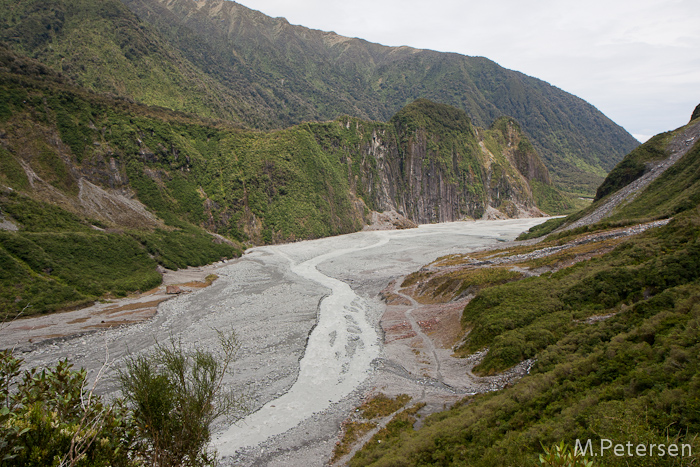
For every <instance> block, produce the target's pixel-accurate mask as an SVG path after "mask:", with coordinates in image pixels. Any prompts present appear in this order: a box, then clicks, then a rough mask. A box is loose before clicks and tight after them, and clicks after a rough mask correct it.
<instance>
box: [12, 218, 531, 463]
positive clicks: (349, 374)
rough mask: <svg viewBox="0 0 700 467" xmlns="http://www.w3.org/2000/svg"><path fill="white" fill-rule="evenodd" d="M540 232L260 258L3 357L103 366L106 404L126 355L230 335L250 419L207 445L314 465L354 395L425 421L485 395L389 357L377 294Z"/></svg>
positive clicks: (360, 243) (426, 234)
mask: <svg viewBox="0 0 700 467" xmlns="http://www.w3.org/2000/svg"><path fill="white" fill-rule="evenodd" d="M543 220H544V219H542V218H539V219H518V220H506V221H476V222H474V221H471V222H456V223H446V224H435V225H425V226H420V227H419V228H417V229H408V230H397V231H377V232H359V233H355V234H349V235H344V236H340V237H331V238H326V239H320V240H313V241H306V242H298V243H290V244H284V245H277V246H269V247H258V248H254V249H252V250H249V251H248V252H247V253H246V254H245V255H243V256H242V257H241V258H240V259H238V260H234V261H232V262H229V263H228V264H225V265H219V266H218V267H217V268H216V271H215V272H216V274H217V275H218V276H219V278H218V279H217V280H216V281H215V282H214V283H213V284H212V285H211V286H209V287H207V288H203V289H199V290H196V291H193V292H192V293H188V294H181V295H179V296H178V297H177V298H174V299H171V300H168V301H165V302H163V303H161V304H160V305H159V307H158V313H157V314H156V315H155V316H153V317H152V318H150V319H148V320H146V321H142V322H140V323H137V324H132V325H125V326H118V327H114V328H111V329H103V330H99V331H94V332H90V333H87V334H83V335H79V336H76V337H66V338H58V339H54V340H49V341H46V342H43V343H39V344H31V343H28V342H27V341H26V338H25V339H24V341H23V342H17V341H16V339H17V338H22V331H21V330H17V329H11V328H6V329H3V330H2V331H0V341H1V342H3V343H4V345H8V344H9V345H15V346H16V348H17V349H18V350H21V353H20V355H21V356H22V358H24V359H25V360H26V361H27V363H28V365H30V366H49V365H52V364H54V363H55V362H56V361H58V360H59V359H60V358H64V357H68V358H70V360H71V362H73V363H74V364H75V365H77V366H83V367H85V368H87V369H88V370H89V372H90V375H91V376H92V377H94V375H95V374H96V372H97V371H98V370H99V369H100V368H101V367H102V365H103V364H104V362H105V358H106V359H107V360H108V361H109V367H110V370H109V372H108V373H107V375H106V377H105V378H104V380H103V382H102V383H101V384H100V391H101V392H102V393H105V394H111V393H112V392H113V391H114V383H115V381H114V379H113V377H114V371H115V369H116V368H118V367H119V365H120V362H121V361H122V360H123V358H124V357H125V356H126V355H127V354H129V353H132V354H134V353H138V352H143V351H147V350H148V349H149V348H151V347H152V346H153V345H154V344H155V342H156V341H158V342H167V340H168V339H170V338H171V337H173V338H176V339H181V340H182V341H183V342H185V343H187V344H188V345H191V344H192V343H195V342H196V343H197V345H198V346H202V347H203V348H214V347H215V345H216V331H215V330H216V329H229V328H231V329H234V330H235V331H236V333H237V335H238V338H239V340H240V343H241V352H240V355H239V358H238V360H237V362H236V363H235V368H234V372H235V373H234V375H233V377H232V378H231V379H230V380H229V381H228V384H233V385H235V387H237V388H240V391H241V392H242V393H245V394H247V395H248V399H249V403H250V409H251V410H252V411H253V412H254V413H253V414H252V415H250V416H248V417H247V418H244V419H242V420H241V421H239V422H237V423H236V425H234V426H233V427H231V428H227V427H226V426H224V425H222V424H221V423H219V424H218V425H217V427H216V430H215V432H218V434H215V436H214V445H215V446H216V447H217V448H218V450H219V451H220V453H221V454H222V455H224V456H233V457H231V459H230V460H229V461H230V462H231V463H232V465H262V464H264V465H275V463H277V465H299V462H301V460H300V459H303V462H304V463H308V465H323V463H324V462H325V461H327V460H328V459H329V458H330V456H331V454H332V450H333V448H334V446H335V441H336V439H337V437H338V430H339V427H340V424H341V422H342V421H343V420H345V419H346V418H347V417H348V415H349V413H350V412H351V411H352V410H353V408H354V407H355V406H356V405H359V401H360V399H362V398H363V397H364V396H365V395H366V394H369V393H371V392H373V391H379V392H384V393H387V394H390V395H392V396H393V395H396V394H399V393H406V392H409V393H410V394H412V395H413V396H414V398H416V399H419V398H420V397H423V398H426V400H428V401H429V402H431V405H432V408H433V410H434V409H435V408H436V407H440V408H441V407H442V404H443V403H452V402H454V401H455V400H456V399H457V398H459V397H462V396H463V395H464V394H466V393H468V392H473V391H483V390H485V389H491V387H490V386H488V385H487V384H484V385H479V384H477V385H473V384H472V382H471V380H469V379H468V378H467V377H466V373H465V372H464V370H462V369H460V368H464V365H465V363H464V362H463V361H460V360H459V359H451V360H450V359H449V358H448V360H450V361H451V362H452V363H451V365H453V366H454V368H452V369H451V370H450V369H448V368H446V367H445V366H444V365H443V367H442V369H437V368H436V366H435V365H436V364H438V365H439V363H438V362H437V361H436V362H433V363H431V364H428V368H422V367H421V365H423V366H424V365H425V364H421V363H419V361H423V360H425V359H426V358H427V359H430V358H433V357H432V356H431V355H430V354H429V353H428V354H422V355H418V354H414V353H413V351H412V349H413V348H414V346H413V345H412V344H407V343H406V341H404V342H401V344H406V345H402V346H401V347H396V343H395V344H394V345H391V343H390V342H389V341H390V336H392V332H391V331H388V330H387V329H389V328H390V327H391V324H390V320H391V319H394V318H391V316H389V315H385V316H384V317H382V316H383V314H384V310H385V304H384V303H383V302H382V301H381V300H380V298H379V297H378V294H379V292H380V291H381V290H382V289H384V288H385V287H386V286H387V284H388V283H389V282H390V281H391V280H392V279H394V278H397V277H401V276H403V275H406V274H408V273H410V272H412V271H414V270H415V269H416V268H418V267H420V266H422V265H424V264H427V263H430V262H431V261H433V260H435V259H436V258H437V257H439V256H443V255H446V254H458V253H460V254H461V253H469V252H472V251H475V250H478V249H480V248H484V247H492V246H494V245H501V244H503V242H504V241H508V240H512V239H513V238H514V237H515V236H517V235H518V234H519V233H520V232H522V231H524V230H527V229H528V228H529V227H531V226H533V225H536V224H538V223H541V222H542V221H543ZM32 319H35V318H29V319H25V320H20V321H21V322H22V326H23V327H24V328H27V327H31V322H32ZM36 319H42V318H41V317H39V318H36ZM417 319H419V320H420V319H424V318H417ZM380 323H381V324H380ZM13 324H14V323H13ZM12 339H15V341H12ZM307 339H308V340H307ZM420 347H422V346H418V347H417V348H420ZM95 349H102V350H100V351H96V350H95ZM402 349H403V350H402ZM424 350H425V349H424ZM436 351H439V352H443V353H444V352H446V351H445V350H442V349H438V350H436ZM397 352H398V353H397ZM447 352H448V353H451V352H449V351H447ZM407 357H408V358H407ZM411 361H413V362H415V363H411ZM460 375H461V376H460ZM460 381H461V382H460ZM421 395H422V396H421ZM236 450H240V452H239V453H238V454H235V451H236ZM234 454H235V455H234Z"/></svg>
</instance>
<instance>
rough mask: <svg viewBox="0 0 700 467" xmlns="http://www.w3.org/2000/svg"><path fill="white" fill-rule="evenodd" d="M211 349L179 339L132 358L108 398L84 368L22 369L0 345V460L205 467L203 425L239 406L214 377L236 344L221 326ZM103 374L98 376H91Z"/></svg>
mask: <svg viewBox="0 0 700 467" xmlns="http://www.w3.org/2000/svg"><path fill="white" fill-rule="evenodd" d="M220 343H221V349H220V350H219V352H217V353H210V352H203V351H200V350H196V351H190V350H185V349H183V347H182V345H181V344H180V343H175V342H171V344H170V345H159V346H157V347H156V349H155V351H154V352H153V353H152V354H148V355H140V356H135V357H130V359H129V360H128V361H127V364H126V368H125V369H123V370H122V372H121V373H120V380H121V383H122V391H123V393H124V399H116V400H114V401H111V402H110V403H105V402H103V400H102V398H101V397H100V396H98V395H97V394H95V393H94V389H95V384H96V383H97V381H95V382H94V384H93V385H92V387H89V386H88V380H87V372H86V371H85V370H84V369H81V370H77V371H76V370H73V369H72V365H71V364H70V363H68V361H67V360H62V361H60V362H59V363H58V364H57V365H56V366H55V367H54V368H44V369H41V370H39V369H31V370H24V371H21V369H20V368H21V364H22V360H21V359H19V358H17V357H15V356H14V355H13V354H12V351H10V350H3V351H2V352H0V460H1V461H2V465H3V466H7V467H13V466H23V467H47V466H51V467H54V466H55V467H59V466H60V467H64V466H72V467H88V466H89V467H99V466H112V467H119V466H123V467H127V466H133V467H136V466H143V465H151V466H157V467H174V466H188V467H196V466H204V465H212V463H213V462H214V461H215V459H216V453H215V452H211V451H208V444H209V441H210V439H211V433H210V431H209V426H210V424H211V423H212V421H213V420H214V418H216V417H219V416H224V415H227V416H230V415H231V414H232V413H233V411H234V409H236V410H240V409H241V408H242V405H241V399H240V398H239V397H238V396H237V395H235V394H232V393H230V392H227V391H225V390H224V388H223V386H222V379H223V377H224V375H226V374H227V373H228V372H229V365H230V364H231V362H232V361H233V359H234V358H235V356H236V352H237V349H238V345H237V341H236V338H235V335H234V334H232V333H230V334H225V333H222V334H220ZM100 376H101V372H100V374H99V375H98V377H97V378H98V380H99V378H100Z"/></svg>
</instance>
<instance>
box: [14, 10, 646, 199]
mask: <svg viewBox="0 0 700 467" xmlns="http://www.w3.org/2000/svg"><path fill="white" fill-rule="evenodd" d="M0 6H1V7H2V9H1V10H0V11H2V14H0V31H2V32H1V33H0V41H2V42H3V43H4V44H6V45H7V46H8V47H9V48H10V49H11V50H13V51H14V52H15V53H17V54H20V55H24V56H29V57H32V58H36V59H38V60H39V61H40V62H41V63H42V64H43V66H41V67H38V66H32V68H33V69H34V71H35V72H36V73H37V74H40V76H41V77H42V79H43V78H45V77H47V76H48V75H50V74H54V75H60V79H61V80H63V81H71V82H73V83H76V84H78V85H80V86H81V87H84V88H85V89H89V90H91V91H95V92H100V93H108V94H111V95H115V96H120V97H123V98H126V99H130V100H134V101H136V102H140V103H144V104H148V105H156V106H160V107H165V108H169V109H174V110H178V111H185V112H191V113H194V114H197V115H199V116H202V117H206V118H219V119H223V120H226V121H230V122H236V123H241V124H245V125H247V126H248V127H251V128H258V129H272V128H286V127H289V126H291V125H295V124H300V123H301V122H305V121H322V120H331V119H335V118H338V116H339V115H343V114H348V115H352V116H354V117H358V118H363V119H365V120H367V119H371V120H382V121H386V120H388V119H389V118H391V116H392V115H394V114H395V113H396V112H398V111H399V110H400V109H401V108H402V107H404V106H405V105H406V104H408V103H410V102H412V101H414V100H415V99H418V98H426V99H430V100H432V101H435V102H441V103H444V104H448V105H452V106H455V107H457V108H460V109H462V110H464V111H466V112H467V113H468V114H469V116H470V117H471V118H472V119H473V121H474V123H475V124H476V125H479V126H482V127H486V126H487V125H489V124H490V123H491V122H492V121H493V120H495V119H496V118H498V117H501V116H503V115H511V116H513V117H514V118H515V119H516V120H518V121H519V122H521V124H522V125H523V130H524V132H525V133H526V134H527V135H528V136H529V138H530V140H531V142H532V145H533V146H534V148H536V149H537V151H538V152H539V153H540V154H541V156H542V157H543V159H544V160H545V161H546V164H547V166H548V168H549V170H550V172H551V173H552V177H553V180H554V182H555V184H556V186H557V187H558V188H559V189H564V191H567V192H571V193H576V194H587V195H592V194H593V192H594V190H595V188H596V187H597V186H598V185H599V183H600V181H601V180H602V178H603V177H604V175H605V172H607V171H608V170H610V169H611V168H612V167H613V166H614V164H615V163H616V162H617V161H618V160H620V158H621V157H622V156H623V155H624V154H625V153H627V152H629V151H630V150H631V149H633V148H634V147H635V146H636V145H637V143H636V142H635V140H634V139H633V138H632V137H631V136H630V135H629V134H627V133H626V132H625V131H624V130H623V129H622V128H620V127H618V126H617V125H615V124H614V123H613V122H611V121H610V120H608V119H607V118H606V117H604V116H603V115H602V114H600V112H598V111H597V110H596V109H595V108H594V107H592V106H590V105H589V104H587V103H585V102H584V101H582V100H580V99H578V98H576V97H574V96H571V95H569V94H566V93H565V92H563V91H561V90H559V89H556V88H554V87H552V86H549V85H547V84H546V83H544V82H542V81H539V80H537V79H534V78H530V77H527V76H524V75H522V74H520V73H517V72H513V71H510V70H505V69H503V68H501V67H499V66H498V65H497V64H495V63H493V62H491V61H489V60H487V59H485V58H478V57H465V56H460V55H456V54H444V53H439V52H434V51H428V50H421V51H418V50H413V49H409V48H401V49H397V48H391V47H383V46H380V45H378V44H370V43H367V42H365V41H361V40H355V39H352V40H347V41H344V42H343V47H336V46H334V45H333V44H335V42H334V41H332V40H331V41H329V40H328V37H327V34H326V33H323V32H321V31H311V30H307V29H305V28H301V27H298V26H292V25H289V24H288V23H286V22H285V21H283V20H281V19H273V18H268V17H265V16H262V15H260V14H259V13H258V12H254V11H252V10H249V9H247V8H245V7H243V6H242V5H237V4H235V3H232V4H224V7H223V8H222V9H221V11H218V10H217V12H216V13H214V12H212V11H211V10H210V9H211V8H214V5H213V4H212V5H209V4H203V5H200V6H199V7H198V10H197V12H196V13H195V12H193V11H191V8H192V7H191V5H189V4H187V3H184V2H180V1H176V2H169V3H168V4H167V5H163V4H162V3H161V2H155V1H149V0H125V1H124V2H123V3H122V2H119V1H117V0H100V1H97V0H75V1H67V0H54V1H52V2H50V3H46V2H40V1H37V0H22V1H19V2H17V1H9V0H5V1H4V2H2V3H0ZM129 9H131V11H130V10H129ZM134 13H136V14H134ZM137 15H138V16H137ZM213 18H217V19H216V20H214V19H213ZM234 22H235V24H236V27H235V28H229V27H228V26H226V25H230V24H233V23H234ZM222 24H223V26H222ZM368 57H371V59H368ZM15 68H18V67H15ZM5 114H6V109H5V108H4V106H0V118H3V117H2V115H5ZM60 120H61V122H60V126H61V128H63V129H64V130H66V131H67V132H69V133H72V134H73V135H74V136H75V138H69V139H68V140H67V144H69V145H70V146H71V147H72V148H73V150H74V152H75V154H76V156H77V157H80V152H81V151H82V150H83V148H84V146H83V143H84V139H81V138H80V136H81V134H80V132H75V131H72V129H74V125H76V124H77V122H78V120H76V119H75V118H74V116H73V115H71V114H68V115H67V116H63V117H61V119H60ZM83 136H84V135H83Z"/></svg>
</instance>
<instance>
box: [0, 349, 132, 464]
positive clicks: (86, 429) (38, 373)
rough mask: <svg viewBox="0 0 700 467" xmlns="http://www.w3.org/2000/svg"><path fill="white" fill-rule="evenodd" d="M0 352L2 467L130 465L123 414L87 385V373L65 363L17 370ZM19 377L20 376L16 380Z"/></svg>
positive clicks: (16, 364) (5, 353) (120, 407)
mask: <svg viewBox="0 0 700 467" xmlns="http://www.w3.org/2000/svg"><path fill="white" fill-rule="evenodd" d="M21 364H22V360H21V359H18V358H16V357H15V356H13V355H12V352H11V351H9V350H3V351H2V352H0V460H2V465H4V466H7V467H14V466H18V467H19V466H22V467H47V466H52V467H53V466H59V465H60V466H76V467H88V466H89V467H93V466H94V467H100V466H105V467H106V466H113V467H117V466H131V465H134V464H133V463H132V462H131V461H130V458H129V449H128V448H129V445H128V443H129V442H130V441H129V440H130V438H131V433H130V431H131V430H130V427H129V424H128V422H127V417H128V412H127V410H126V408H125V407H124V405H123V404H122V403H121V402H120V401H116V402H113V403H111V404H106V403H104V402H103V401H102V399H101V397H99V396H98V395H96V394H94V393H93V391H92V389H94V388H92V389H90V388H89V387H87V372H86V371H85V370H83V369H81V370H78V371H76V370H73V369H72V365H71V364H70V363H68V361H67V360H61V361H60V362H59V363H58V364H57V365H56V366H55V367H54V368H44V369H42V370H39V369H32V370H25V371H24V372H22V371H20V367H21ZM20 375H21V377H20Z"/></svg>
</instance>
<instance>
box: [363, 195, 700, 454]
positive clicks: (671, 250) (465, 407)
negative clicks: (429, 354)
mask: <svg viewBox="0 0 700 467" xmlns="http://www.w3.org/2000/svg"><path fill="white" fill-rule="evenodd" d="M698 264H700V210H698V209H697V208H696V209H693V210H690V211H688V212H686V213H684V214H682V215H679V216H677V218H676V219H675V220H674V221H672V222H671V223H670V224H668V225H667V226H665V227H660V228H657V229H653V230H650V231H647V232H646V233H645V234H643V235H641V236H640V237H636V238H632V239H630V240H627V241H625V242H623V243H621V244H620V245H619V246H618V247H617V248H616V249H615V250H614V251H613V252H611V253H609V254H607V255H605V256H602V257H600V258H598V259H593V260H590V261H588V262H584V263H579V264H577V265H575V266H572V267H570V268H568V269H564V270H561V271H559V272H557V273H555V274H545V275H543V276H540V277H537V278H531V279H524V280H522V281H520V282H515V283H509V284H505V285H501V286H496V287H493V288H490V289H485V290H482V291H481V292H480V293H479V294H478V295H477V297H476V298H475V299H474V300H472V302H471V303H470V304H469V305H468V306H467V307H466V308H465V311H464V321H465V323H469V324H470V325H471V326H473V330H472V332H471V333H470V340H469V342H468V344H467V345H468V346H469V348H470V349H479V348H482V347H484V346H487V347H489V349H490V350H489V353H488V355H487V356H486V358H485V359H484V361H483V362H482V364H481V365H480V367H479V368H478V369H479V370H480V371H481V372H483V373H488V372H492V371H500V370H502V369H505V368H507V367H509V366H511V365H513V364H515V363H517V362H519V361H521V360H523V359H525V358H533V357H534V358H536V363H535V364H534V366H533V367H532V369H531V371H530V374H529V375H528V376H526V377H524V378H523V379H522V380H521V381H519V382H518V383H517V384H515V385H514V386H513V387H510V388H507V389H504V390H502V391H499V392H496V393H490V394H483V395H477V396H474V397H471V398H467V399H466V400H464V401H463V403H461V404H458V405H457V406H455V407H453V408H452V409H450V410H448V411H446V412H442V413H438V414H435V415H434V416H432V417H430V418H429V419H428V420H427V421H426V424H425V426H424V427H423V428H421V429H420V430H418V431H413V430H412V429H411V428H410V427H407V428H406V429H405V430H403V431H401V432H400V433H399V434H396V435H395V436H393V437H392V438H390V439H388V440H386V441H383V442H382V443H381V444H380V445H379V444H375V445H368V446H367V447H365V448H364V449H363V450H362V451H361V452H359V453H358V454H357V455H356V456H355V458H354V459H353V461H352V463H351V465H353V466H359V465H376V466H389V465H391V466H403V465H405V466H408V465H437V466H456V465H470V466H500V465H536V463H537V461H538V459H539V455H540V453H542V448H541V446H542V445H544V446H552V445H554V444H558V443H560V442H561V441H564V442H565V443H567V444H568V445H569V446H574V443H575V440H576V439H581V440H583V441H584V442H585V440H587V439H591V440H593V444H594V445H597V446H600V440H601V439H602V438H605V439H610V440H612V441H613V442H614V443H626V442H628V441H629V442H631V443H633V444H634V445H637V444H640V443H641V444H646V445H650V444H657V445H659V444H664V445H669V444H671V443H677V444H688V445H689V446H690V447H692V453H693V455H694V456H693V457H687V456H686V457H685V458H681V457H672V456H669V455H668V454H667V455H666V456H663V457H658V458H654V459H650V458H649V457H640V456H634V457H629V456H623V457H616V456H614V455H608V456H605V457H602V458H601V457H596V458H594V459H593V461H594V465H606V466H608V465H609V466H623V465H624V466H627V465H629V466H643V465H644V466H646V465H669V466H670V465H694V464H693V463H694V462H696V460H697V454H698V453H699V452H700V439H698V437H697V435H698V433H700V268H699V267H698ZM589 318H591V319H589Z"/></svg>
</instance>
